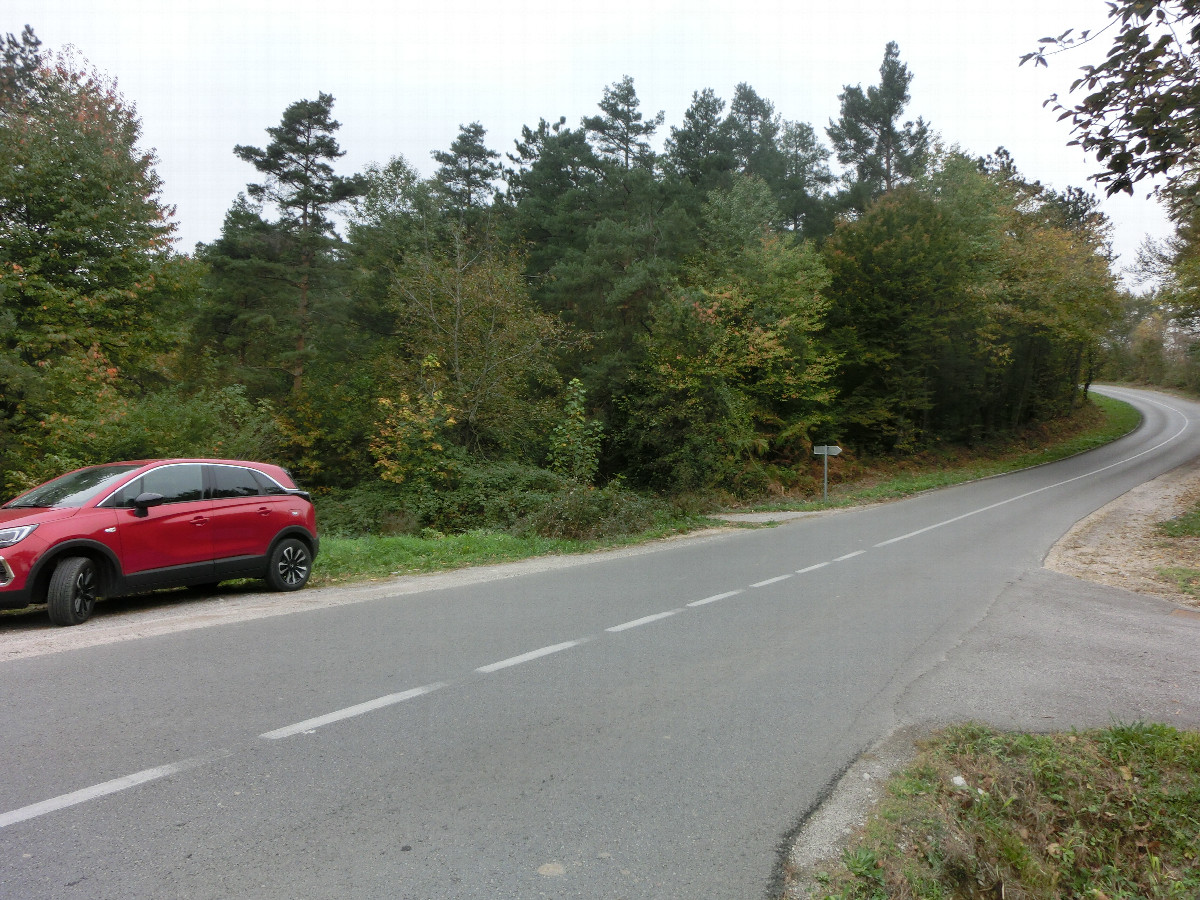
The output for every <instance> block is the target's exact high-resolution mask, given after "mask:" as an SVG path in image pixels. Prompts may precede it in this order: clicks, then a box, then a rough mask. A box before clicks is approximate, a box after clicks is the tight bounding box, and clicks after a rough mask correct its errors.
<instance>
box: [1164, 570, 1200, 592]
mask: <svg viewBox="0 0 1200 900" xmlns="http://www.w3.org/2000/svg"><path fill="white" fill-rule="evenodd" d="M1158 571H1159V573H1160V574H1162V575H1163V576H1165V577H1166V578H1168V579H1169V580H1170V581H1171V582H1172V583H1173V584H1174V585H1175V586H1176V587H1177V588H1179V590H1180V591H1182V592H1183V593H1185V594H1187V595H1188V596H1190V597H1197V598H1200V569H1188V568H1185V567H1183V566H1167V567H1165V568H1162V569H1159V570H1158Z"/></svg>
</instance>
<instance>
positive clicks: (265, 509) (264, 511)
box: [258, 506, 271, 516]
mask: <svg viewBox="0 0 1200 900" xmlns="http://www.w3.org/2000/svg"><path fill="white" fill-rule="evenodd" d="M258 514H259V515H260V516H269V515H270V514H271V507H269V506H260V507H259V508H258Z"/></svg>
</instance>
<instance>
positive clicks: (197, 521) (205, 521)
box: [192, 516, 208, 527]
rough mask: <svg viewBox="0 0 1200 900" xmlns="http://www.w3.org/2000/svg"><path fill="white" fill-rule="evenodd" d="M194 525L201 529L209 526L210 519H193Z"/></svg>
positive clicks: (197, 517) (202, 517)
mask: <svg viewBox="0 0 1200 900" xmlns="http://www.w3.org/2000/svg"><path fill="white" fill-rule="evenodd" d="M192 524H193V525H195V526H197V527H200V526H202V525H207V524H208V517H207V516H196V517H195V518H193V519H192Z"/></svg>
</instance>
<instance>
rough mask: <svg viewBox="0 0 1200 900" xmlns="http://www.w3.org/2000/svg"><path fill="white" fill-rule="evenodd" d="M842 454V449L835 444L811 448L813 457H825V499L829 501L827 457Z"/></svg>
mask: <svg viewBox="0 0 1200 900" xmlns="http://www.w3.org/2000/svg"><path fill="white" fill-rule="evenodd" d="M841 452H842V448H841V447H839V446H838V445H837V444H822V445H821V446H819V447H813V455H814V456H823V457H825V499H826V500H828V499H829V457H831V456H837V455H838V454H839V453H841Z"/></svg>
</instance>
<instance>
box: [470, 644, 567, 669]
mask: <svg viewBox="0 0 1200 900" xmlns="http://www.w3.org/2000/svg"><path fill="white" fill-rule="evenodd" d="M582 643H584V641H583V640H578V641H564V642H563V643H561V644H554V645H553V646H551V647H543V648H542V649H540V650H530V651H529V652H528V653H522V654H521V655H520V656H512V657H509V658H508V659H502V660H500V662H494V663H491V664H490V665H486V666H480V667H479V668H478V669H476V670H475V671H476V672H482V673H483V674H484V675H490V674H491V673H492V672H498V671H500V670H501V669H507V668H508V667H509V666H519V665H521V663H527V662H530V661H531V660H535V659H541V658H542V657H543V656H549V655H550V654H551V653H559V652H561V651H563V650H570V649H571V648H572V647H578V646H579V645H580V644H582Z"/></svg>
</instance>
